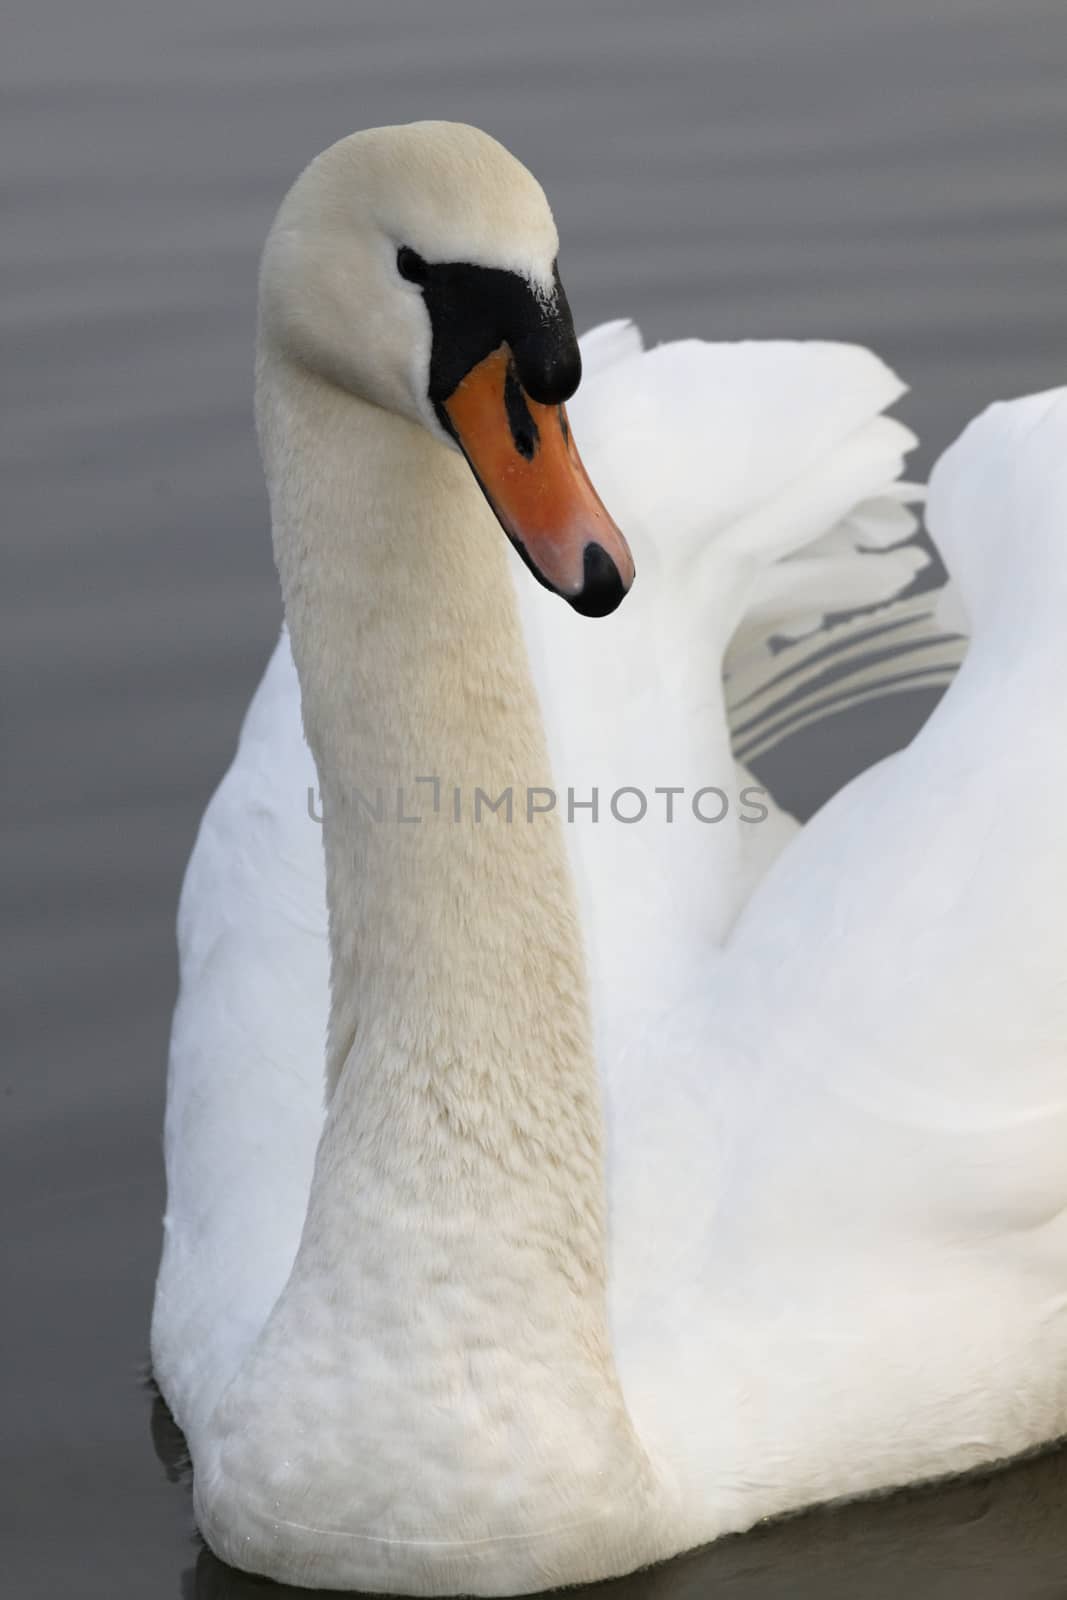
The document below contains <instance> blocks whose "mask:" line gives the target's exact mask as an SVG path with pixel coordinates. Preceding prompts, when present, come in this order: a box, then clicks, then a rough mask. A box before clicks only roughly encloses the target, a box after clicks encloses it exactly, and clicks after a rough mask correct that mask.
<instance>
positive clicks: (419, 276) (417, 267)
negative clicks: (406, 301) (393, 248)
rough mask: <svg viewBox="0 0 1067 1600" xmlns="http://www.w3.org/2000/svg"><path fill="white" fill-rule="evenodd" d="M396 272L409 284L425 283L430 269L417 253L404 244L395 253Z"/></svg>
mask: <svg viewBox="0 0 1067 1600" xmlns="http://www.w3.org/2000/svg"><path fill="white" fill-rule="evenodd" d="M396 270H397V271H398V272H399V274H400V276H401V277H402V278H406V279H407V280H408V282H409V283H425V282H426V280H427V278H428V277H429V276H430V269H429V267H428V266H427V265H426V263H425V261H424V260H423V259H422V257H421V256H420V255H419V253H418V251H417V250H412V249H411V247H410V246H409V245H406V244H402V245H401V246H400V249H399V250H398V251H397V253H396Z"/></svg>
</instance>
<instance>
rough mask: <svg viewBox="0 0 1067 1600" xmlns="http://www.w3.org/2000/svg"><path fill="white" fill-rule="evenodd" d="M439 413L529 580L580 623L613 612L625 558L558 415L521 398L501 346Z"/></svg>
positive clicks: (627, 565)
mask: <svg viewBox="0 0 1067 1600" xmlns="http://www.w3.org/2000/svg"><path fill="white" fill-rule="evenodd" d="M444 410H445V412H446V414H447V416H448V420H449V422H450V424H451V426H452V430H453V432H454V434H455V437H456V440H457V442H458V443H459V445H460V448H461V449H462V451H463V453H464V455H465V456H466V457H467V460H468V461H469V462H470V465H471V467H472V469H473V471H474V474H475V477H476V478H477V479H478V482H479V483H480V485H481V487H482V490H483V492H484V494H485V497H486V499H487V500H488V501H489V504H490V505H491V506H492V508H493V510H494V512H495V513H496V516H497V520H498V521H499V522H500V525H501V527H502V528H503V529H504V532H505V533H506V534H507V536H508V538H509V539H510V540H511V542H512V543H513V544H514V545H515V547H516V549H517V550H518V552H519V554H520V555H521V556H522V558H523V560H524V561H525V562H526V564H527V566H528V567H529V568H530V570H531V571H532V572H533V574H534V576H535V577H536V578H538V579H539V580H540V582H541V583H543V584H544V585H545V587H546V588H548V589H552V590H553V591H554V592H555V593H556V594H559V595H562V596H563V598H564V599H565V600H567V601H569V602H570V604H571V605H572V606H573V607H574V609H575V610H576V611H580V612H581V613H582V614H583V615H584V616H590V617H604V616H607V615H608V613H609V612H611V611H614V610H615V607H616V606H617V605H618V604H619V602H620V601H621V600H622V599H623V597H624V596H625V594H626V592H627V590H628V589H629V587H630V585H631V583H632V582H633V578H634V563H633V557H632V556H631V554H630V548H629V546H628V545H627V543H626V540H625V539H624V538H623V536H622V534H621V533H620V532H619V529H618V528H617V527H616V526H615V524H614V522H613V521H612V520H611V518H610V517H609V516H608V513H607V512H606V511H605V509H604V507H603V505H602V504H601V501H600V497H599V495H598V494H597V492H596V490H595V489H594V488H593V485H592V484H591V483H590V482H589V479H588V477H587V476H586V472H585V468H584V467H583V466H582V462H581V457H580V456H579V455H578V451H577V449H576V448H575V444H574V440H573V439H572V437H571V431H570V426H569V424H568V422H567V413H566V411H565V410H564V408H563V406H562V405H547V406H546V405H540V404H538V402H537V401H536V400H532V399H531V398H530V397H529V395H528V394H527V393H526V392H525V390H524V389H523V388H522V385H521V384H520V382H519V378H518V374H517V372H516V370H515V363H514V361H513V359H512V355H511V351H510V350H509V349H508V347H507V345H506V344H502V345H501V346H500V347H499V349H497V350H494V351H493V352H492V354H491V355H488V356H486V357H485V359H484V361H480V362H479V363H478V365H477V366H476V367H473V368H472V369H471V371H470V372H468V373H467V375H466V377H465V378H463V379H462V380H461V381H460V383H459V384H458V385H457V386H456V388H455V389H454V390H453V391H452V393H451V395H450V396H449V397H448V399H447V400H446V401H445V402H444Z"/></svg>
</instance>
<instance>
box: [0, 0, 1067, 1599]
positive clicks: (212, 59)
mask: <svg viewBox="0 0 1067 1600" xmlns="http://www.w3.org/2000/svg"><path fill="white" fill-rule="evenodd" d="M1065 83H1067V0H940V3H939V0H710V3H703V4H701V3H698V0H690V3H688V4H687V3H683V0H669V3H661V4H658V5H656V6H655V8H653V6H652V5H651V4H648V3H641V4H638V3H629V0H572V3H564V0H528V3H521V4H510V3H501V0H496V3H490V0H438V3H436V4H434V3H432V0H421V3H414V0H368V3H360V0H285V3H283V0H167V3H163V0H13V3H12V0H7V4H6V5H5V7H4V9H3V14H2V19H0V183H2V187H3V209H2V216H3V224H2V228H0V374H2V386H3V390H4V395H5V399H4V417H3V427H2V436H0V463H2V475H0V485H2V494H3V501H2V503H3V543H4V577H3V585H2V595H0V606H2V618H0V651H2V654H3V676H2V685H3V688H2V693H3V705H2V712H3V755H4V772H5V778H6V783H5V825H4V829H3V836H2V850H3V886H4V894H3V937H4V941H5V954H4V959H3V965H2V971H3V975H4V978H3V981H4V983H5V987H6V988H8V989H9V991H10V993H9V998H8V1004H7V1005H6V1007H5V1014H6V1016H7V1018H8V1020H9V1022H10V1023H11V1024H12V1025H13V1034H12V1042H11V1043H10V1044H9V1045H8V1047H7V1049H6V1050H5V1053H4V1058H3V1064H2V1068H0V1072H2V1079H0V1250H2V1252H3V1255H4V1258H5V1266H4V1273H3V1288H2V1290H0V1293H2V1302H3V1311H2V1318H0V1342H2V1343H3V1345H4V1346H5V1348H4V1351H3V1357H2V1360H0V1386H2V1389H3V1394H2V1399H0V1432H2V1441H0V1525H2V1524H5V1523H8V1522H10V1528H9V1529H8V1531H7V1532H6V1533H5V1534H4V1535H3V1540H2V1554H0V1586H2V1587H3V1591H4V1593H5V1594H10V1595H11V1596H13V1597H16V1600H24V1597H25V1600H36V1597H37V1596H41V1597H42V1600H43V1597H46V1596H47V1597H49V1600H53V1597H59V1596H68V1595H69V1596H78V1597H86V1600H95V1597H97V1596H99V1597H101V1600H103V1597H107V1600H125V1597H127V1596H129V1597H134V1596H136V1597H145V1600H148V1597H150V1600H156V1597H167V1600H175V1597H177V1596H178V1595H179V1594H184V1595H185V1596H186V1597H187V1600H189V1597H192V1596H196V1597H198V1600H205V1597H206V1596H231V1597H237V1596H241V1597H243V1596H245V1595H246V1594H251V1593H252V1588H253V1586H250V1585H248V1584H246V1583H245V1582H244V1581H243V1580H239V1579H230V1578H228V1577H227V1575H226V1574H225V1573H224V1572H223V1571H222V1570H221V1569H220V1568H219V1567H218V1566H217V1564H216V1563H214V1562H213V1561H212V1560H211V1559H210V1558H208V1557H206V1556H202V1557H201V1558H200V1559H199V1565H197V1559H198V1557H197V1547H196V1545H195V1543H194V1542H193V1540H192V1537H191V1523H190V1514H189V1507H188V1498H187V1493H186V1491H185V1489H184V1488H182V1487H181V1486H178V1485H175V1484H174V1483H172V1482H170V1481H169V1480H168V1476H167V1473H166V1472H165V1470H164V1467H163V1466H162V1465H161V1464H160V1462H159V1461H158V1460H157V1457H156V1455H155V1454H154V1453H153V1447H152V1440H151V1437H150V1431H149V1417H150V1411H151V1397H150V1395H148V1394H147V1393H146V1391H145V1390H144V1388H143V1386H142V1384H141V1381H140V1378H141V1374H142V1371H143V1367H144V1363H145V1359H146V1353H147V1321H148V1312H149V1305H150V1299H151V1289H152V1278H153V1273H154V1268H155V1260H156V1254H157V1249H158V1241H159V1216H160V1211H161V1205H162V1183H161V1170H160V1155H159V1126H160V1121H161V1115H162V1102H163V1083H164V1080H163V1073H164V1065H165V1057H166V1039H167V1029H168V1022H169V1012H170V1007H171V1004H172V1001H173V995H174V984H175V960H174V943H173V919H174V909H175V904H176V899H177V892H178V886H179V881H180V875H181V871H182V867H183V865H184V862H185V859H186V857H187V854H188V851H189V849H190V846H191V844H192V840H193V835H194V831H195V828H196V824H197V821H198V818H199V815H200V813H201V811H202V809H203V806H204V804H205V802H206V800H207V797H208V795H209V793H210V791H211V789H212V787H213V785H214V784H215V782H216V781H217V779H218V777H219V776H220V774H221V772H222V770H223V768H224V766H225V763H226V762H227V760H228V759H229V755H230V752H231V750H232V747H233V743H234V739H235V735H236V730H237V726H238V722H239V718H240V716H241V713H242V711H243V709H244V706H245V704H246V702H247V699H248V696H249V694H250V692H251V689H252V687H253V684H254V683H255V681H256V678H257V677H258V674H259V672H260V671H261V669H262V666H263V663H264V661H265V658H266V655H267V653H268V651H269V648H270V646H271V644H272V642H273V638H274V635H275V631H276V628H277V625H278V620H279V606H278V599H277V594H276V589H275V580H274V574H273V571H272V568H271V562H270V554H269V541H268V536H267V526H266V513H265V503H264V495H263V491H262V488H261V484H260V477H259V470H258V465H257V460H256V453H255V445H254V440H253V434H252V426H251V414H250V410H251V408H250V382H251V354H252V337H253V319H254V300H255V270H256V258H257V253H258V250H259V246H260V243H261V240H262V238H263V235H264V233H265V231H266V228H267V226H268V224H269V221H270V218H271V215H272V213H273V210H274V208H275V206H276V204H277V202H278V200H279V198H280V196H281V194H282V192H283V191H284V189H285V188H286V186H287V185H288V183H289V182H290V180H291V178H292V177H293V176H294V175H295V173H296V171H297V170H298V169H299V168H300V167H301V166H302V165H303V164H304V163H305V161H307V160H308V159H309V158H310V157H311V156H312V155H313V154H315V152H316V151H318V150H319V149H320V148H321V147H322V146H324V145H325V144H327V143H329V142H330V141H332V140H333V139H335V138H337V137H339V136H341V135H342V134H345V133H347V132H350V131H351V130H352V129H354V128H357V127H361V126H367V125H370V124H374V123H382V122H396V121H405V120H409V119H412V118H417V117H425V116H445V117H455V118H460V119H464V120H468V121H474V122H478V123H480V124H482V125H484V126H485V127H487V128H488V129H489V130H490V131H491V132H493V133H495V134H496V135H497V136H498V137H500V138H501V139H503V141H504V142H505V143H506V144H508V145H509V146H510V147H511V148H512V149H514V150H515V152H516V153H517V154H518V155H519V156H520V157H521V158H522V159H523V160H524V161H526V163H527V164H528V165H529V166H531V167H532V168H533V170H534V171H535V172H536V173H537V174H538V176H539V177H540V178H541V179H542V181H543V182H544V184H545V186H546V188H547V190H548V193H549V195H550V197H551V199H552V201H553V204H554V207H555V210H556V215H557V219H558V222H559V225H560V232H561V235H562V238H563V256H562V261H563V269H564V275H565V281H566V283H567V287H568V291H569V294H570V298H571V302H572V305H573V306H574V308H575V311H576V315H577V318H578V321H579V324H580V325H582V326H588V325H590V324H591V323H594V322H596V321H598V320H602V319H604V318H608V317H618V316H626V315H629V316H633V317H635V318H636V319H637V320H638V321H639V322H640V323H641V324H642V326H643V327H644V330H645V332H646V335H647V336H648V337H649V338H650V339H652V340H657V339H663V338H670V337H675V336H679V335H686V334H696V335H700V336H702V337H705V338H713V339H714V338H736V337H745V336H752V337H761V336H767V335H796V336H805V335H817V336H820V337H825V336H832V337H839V338H847V339H858V340H862V341H864V342H868V343H871V344H873V345H874V346H876V347H877V348H878V349H879V351H880V352H881V353H882V354H883V355H885V356H886V357H887V358H888V359H889V360H890V361H891V362H892V363H893V364H894V365H896V366H897V368H898V369H899V370H900V371H901V372H902V373H903V374H904V376H905V377H906V378H907V379H908V380H909V381H910V382H911V383H912V384H913V385H914V391H915V392H914V395H913V396H912V397H910V398H909V400H908V402H907V403H906V404H905V406H904V407H903V408H902V411H903V415H904V416H905V418H906V419H907V420H908V421H909V422H911V423H912V424H913V425H914V426H916V427H917V428H918V429H919V430H920V432H921V434H922V437H923V450H922V455H921V458H920V461H919V466H920V467H921V468H922V469H923V470H925V469H926V468H927V467H928V466H929V463H930V461H931V459H932V457H933V455H934V454H936V452H937V451H939V450H940V449H941V448H943V446H944V445H946V444H947V443H948V442H949V440H950V439H951V437H952V436H953V434H954V433H955V432H956V431H957V430H958V428H959V427H960V426H961V425H962V423H963V422H964V421H965V420H966V418H967V417H968V416H970V415H971V414H972V413H973V412H974V411H975V410H976V409H978V408H979V407H980V406H982V405H983V404H984V403H985V402H986V401H988V400H990V399H992V398H993V397H995V396H999V395H1010V394H1017V393H1020V392H1022V391H1026V390H1032V389H1037V388H1042V387H1047V386H1050V385H1052V384H1056V383H1061V382H1063V381H1065V379H1067V360H1065V343H1064V312H1065V298H1067V279H1065V270H1064V269H1065V265H1067V176H1065V174H1067V91H1065ZM890 716H891V710H890V709H889V708H887V707H884V706H883V707H882V708H880V709H875V710H870V711H869V712H868V718H871V717H880V718H885V719H888V718H890ZM879 725H880V724H879ZM885 725H886V727H888V726H889V723H888V721H887V722H886V724H885ZM870 726H871V724H870V722H868V724H867V732H868V737H869V733H870ZM842 736H844V735H842ZM156 1420H157V1429H156V1432H157V1436H158V1438H160V1439H161V1440H162V1441H163V1454H164V1456H166V1457H167V1458H168V1459H169V1460H171V1463H172V1476H173V1475H174V1474H173V1445H174V1441H173V1440H172V1439H169V1436H168V1434H167V1430H166V1426H165V1419H162V1418H159V1417H157V1419H156ZM168 1440H169V1442H168ZM1064 1473H1065V1467H1064V1462H1063V1460H1062V1459H1061V1458H1058V1457H1055V1456H1054V1457H1052V1458H1050V1459H1049V1460H1047V1461H1045V1462H1042V1463H1031V1464H1027V1465H1025V1466H1022V1467H1019V1468H1017V1469H1015V1470H1014V1471H1013V1472H1012V1473H1010V1474H1008V1475H1006V1476H1002V1477H999V1478H996V1479H993V1480H990V1481H988V1482H985V1483H977V1484H969V1485H965V1486H962V1487H959V1486H958V1487H955V1488H953V1489H951V1490H949V1491H943V1492H941V1493H939V1494H937V1495H934V1496H932V1497H931V1496H919V1497H915V1496H906V1497H904V1498H903V1499H897V1500H895V1501H893V1502H890V1503H888V1504H885V1505H882V1506H878V1507H860V1508H853V1509H851V1510H849V1511H847V1512H845V1513H841V1514H833V1515H829V1516H828V1515H826V1514H819V1515H817V1516H815V1517H811V1518H807V1519H804V1520H802V1521H799V1522H796V1523H793V1524H788V1525H785V1526H784V1527H780V1528H778V1529H776V1530H772V1531H770V1532H767V1533H760V1534H757V1535H756V1536H755V1537H753V1538H750V1539H747V1540H745V1541H741V1542H731V1543H729V1544H727V1545H724V1546H721V1547H719V1548H718V1549H716V1550H715V1551H713V1552H712V1553H711V1554H710V1556H703V1557H697V1558H693V1559H690V1560H688V1561H686V1562H683V1563H681V1564H679V1565H677V1566H675V1567H672V1568H669V1569H666V1571H665V1572H663V1573H661V1574H657V1575H653V1576H650V1577H646V1578H642V1579H641V1580H639V1581H638V1582H637V1583H636V1586H635V1587H633V1588H631V1589H627V1590H626V1591H625V1592H626V1593H627V1594H630V1593H633V1594H635V1595H636V1594H640V1595H651V1594H653V1593H655V1594H657V1595H658V1594H659V1593H660V1592H661V1591H663V1592H667V1593H669V1594H671V1595H675V1594H682V1593H685V1594H690V1593H692V1594H693V1595H697V1594H702V1593H713V1594H721V1595H723V1596H728V1597H734V1596H746V1597H753V1600H757V1597H758V1600H770V1597H771V1596H776V1597H777V1596H804V1597H816V1596H823V1595H842V1596H844V1595H848V1596H855V1595H860V1596H867V1595H871V1596H882V1595H885V1596H890V1595H892V1596H896V1595H899V1594H901V1593H904V1592H909V1593H910V1594H911V1595H912V1596H914V1597H915V1600H930V1597H934V1596H938V1597H941V1596H946V1597H947V1596H953V1597H955V1596H959V1597H961V1600H964V1597H966V1600H971V1597H974V1596H987V1595H988V1596H989V1597H993V1596H996V1597H997V1600H1001V1597H1009V1596H1010V1597H1019V1600H1026V1597H1031V1596H1039V1595H1040V1596H1046V1595H1047V1596H1052V1595H1067V1531H1065V1530H1064V1527H1063V1525H1064V1523H1065V1521H1067V1519H1065V1517H1064V1515H1063V1506H1064V1499H1063V1493H1062V1490H1063V1487H1064V1482H1063V1480H1064ZM194 1567H195V1569H196V1570H195V1572H194ZM256 1592H257V1593H259V1592H260V1591H259V1590H258V1589H257V1590H256ZM619 1592H620V1594H621V1593H622V1592H623V1591H622V1590H620V1591H619Z"/></svg>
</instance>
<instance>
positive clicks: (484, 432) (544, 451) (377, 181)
mask: <svg viewBox="0 0 1067 1600" xmlns="http://www.w3.org/2000/svg"><path fill="white" fill-rule="evenodd" d="M558 249H559V239H558V235H557V233H556V225H555V222H554V221H553V218H552V212H551V210H550V208H549V205H548V201H547V200H546V198H545V195H544V191H543V190H542V188H541V186H540V184H539V183H538V182H537V180H536V178H534V177H533V176H532V174H531V173H529V172H528V171H527V170H526V168H525V167H524V166H522V165H521V163H520V162H518V161H516V160H515V158H514V156H512V155H510V154H509V153H508V151H507V150H505V149H504V147H503V146H502V145H500V144H498V143H497V141H496V140H495V139H492V138H490V136H489V135H488V134H486V133H482V132H481V131H480V130H479V129H477V128H471V127H467V126H465V125H463V124H461V123H450V122H419V123H410V124H408V125H406V126H400V127H394V128H372V129H368V130H367V131H365V132H363V133H356V134H353V135H352V136H351V137H350V138H347V139H342V140H341V141H340V142H339V143H338V144H335V145H333V146H331V148H330V149H329V150H326V151H324V152H323V154H322V155H320V156H319V157H317V159H316V160H314V161H313V162H312V163H311V165H310V166H309V167H308V168H307V169H306V170H305V171H304V172H303V173H302V174H301V176H300V177H299V178H298V179H297V181H296V183H295V184H294V185H293V187H292V189H291V190H290V191H289V194H288V195H287V196H286V198H285V200H284V201H283V203H282V206H281V209H280V211H279V213H278V216H277V218H276V220H275V223H274V226H273V228H272V229H271V232H270V235H269V237H268V240H267V244H266V248H265V250H264V254H263V263H262V269H261V274H260V339H261V342H262V343H263V345H264V346H265V347H266V348H268V349H273V350H275V351H277V352H279V353H281V354H283V355H284V356H285V358H286V359H287V360H289V361H290V362H293V363H295V364H296V365H297V366H299V367H302V368H303V369H305V370H308V371H310V372H313V373H314V374H316V375H317V376H318V377H320V378H323V379H325V380H326V381H328V382H329V383H332V384H334V385H336V386H338V387H339V388H341V389H343V390H346V391H347V392H349V393H351V394H353V395H357V396H359V397H360V398H361V399H363V400H365V401H368V402H369V403H370V404H372V405H376V406H381V407H383V408H385V409H386V410H389V411H392V412H395V413H397V414H398V415H400V416H403V417H406V418H408V419H409V420H410V421H412V422H414V423H417V424H418V425H420V426H421V427H423V428H425V429H426V430H428V432H429V433H431V434H432V435H433V436H434V437H435V438H437V439H438V440H439V441H440V442H441V444H442V445H444V446H446V447H447V448H449V449H453V450H459V451H461V452H462V454H463V455H464V456H465V457H466V459H467V461H468V463H469V465H470V468H471V470H472V472H473V473H474V476H475V478H476V479H477V482H478V484H479V485H480V487H481V488H482V490H483V492H484V494H485V496H486V499H487V500H488V502H489V504H490V506H491V507H492V509H493V511H494V513H495V514H496V517H497V519H498V521H499V522H500V524H501V526H502V527H503V529H504V531H505V533H506V534H507V535H508V537H509V538H510V539H511V541H512V543H513V544H514V545H515V546H516V548H517V549H518V551H519V553H520V554H521V555H522V557H523V559H524V561H525V562H526V564H527V566H528V567H529V568H530V570H531V571H532V572H533V574H534V576H535V577H536V578H537V579H538V580H539V581H540V582H541V583H543V584H544V585H545V586H546V587H547V588H549V589H551V590H553V591H554V592H556V593H557V594H560V595H562V596H563V598H564V599H566V600H567V601H569V603H570V604H571V605H572V606H573V607H574V608H575V609H576V610H577V611H580V612H582V613H583V614H585V615H588V616H604V615H606V614H607V613H608V612H610V611H613V610H614V609H615V607H616V606H617V605H618V604H619V602H620V601H621V600H622V598H623V596H624V595H625V594H626V591H627V590H628V589H629V587H630V584H631V582H632V581H633V574H634V569H633V558H632V556H631V554H630V551H629V547H628V546H627V544H626V540H625V539H624V538H623V535H622V534H621V532H620V531H619V529H618V528H617V527H616V526H615V524H614V522H613V521H612V519H611V517H610V516H609V515H608V513H607V511H606V510H605V509H604V506H603V505H602V504H601V502H600V499H599V497H598V496H597V494H596V491H595V490H594V488H593V486H592V484H591V483H590V481H589V479H588V477H587V476H586V473H585V470H584V468H583V467H582V463H581V459H580V457H579V455H578V452H577V448H576V446H575V443H574V440H573V438H572V436H571V432H570V427H569V424H568V421H567V413H566V401H567V400H568V399H569V398H570V397H571V395H572V394H573V393H574V391H575V390H576V389H577V387H578V383H579V381H580V378H581V357H580V355H579V351H578V340H577V337H576V335H575V331H574V324H573V321H572V319H571V313H570V307H569V306H568V304H567V297H566V295H565V293H564V291H563V286H562V284H561V282H560V278H559V272H558V269H557V265H556V258H557V253H558Z"/></svg>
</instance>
